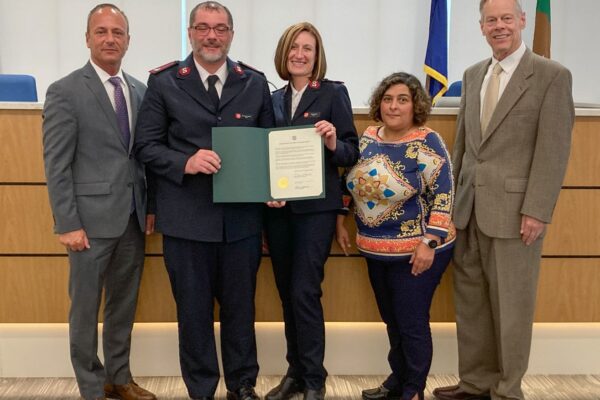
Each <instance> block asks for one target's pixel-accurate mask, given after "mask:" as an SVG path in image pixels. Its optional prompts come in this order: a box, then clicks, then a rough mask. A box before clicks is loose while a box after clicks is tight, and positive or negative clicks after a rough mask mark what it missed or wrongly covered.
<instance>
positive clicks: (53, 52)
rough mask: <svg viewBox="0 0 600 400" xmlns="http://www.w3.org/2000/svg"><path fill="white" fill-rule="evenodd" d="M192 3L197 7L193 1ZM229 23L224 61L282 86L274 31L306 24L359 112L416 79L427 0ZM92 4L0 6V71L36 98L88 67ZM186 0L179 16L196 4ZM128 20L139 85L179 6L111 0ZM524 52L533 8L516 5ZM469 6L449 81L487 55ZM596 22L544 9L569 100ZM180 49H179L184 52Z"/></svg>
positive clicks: (291, 4)
mask: <svg viewBox="0 0 600 400" xmlns="http://www.w3.org/2000/svg"><path fill="white" fill-rule="evenodd" d="M198 1H199V0H198ZM222 1H223V3H224V4H225V5H227V6H228V7H229V8H230V9H231V11H232V13H233V17H234V23H235V38H234V41H233V45H232V48H231V53H230V55H231V57H232V58H233V59H234V60H242V61H244V62H246V63H248V64H251V65H254V66H256V67H257V68H259V69H261V70H263V71H264V72H265V73H266V74H267V77H268V78H269V80H270V81H271V82H273V83H274V84H275V85H276V86H280V85H282V82H281V80H280V79H279V77H278V76H277V74H276V72H275V68H274V67H273V53H274V50H275V46H276V44H277V40H278V39H279V36H280V35H281V33H282V31H283V30H284V29H285V28H286V27H287V26H289V25H290V24H292V23H295V22H298V21H302V20H307V21H310V22H312V23H314V24H315V25H316V26H317V27H318V28H319V30H320V31H321V34H322V36H323V40H324V43H325V49H326V52H327V59H328V64H329V69H328V74H327V75H328V77H329V78H330V79H335V80H341V81H344V82H346V85H347V86H348V89H349V91H350V96H351V98H352V103H353V105H354V106H355V107H361V106H364V105H365V104H366V102H367V100H368V98H369V95H370V92H371V90H372V88H373V87H374V86H375V85H376V84H377V81H378V80H380V79H381V78H382V77H383V76H385V75H386V74H388V73H391V72H393V71H399V70H404V71H408V72H412V73H414V74H416V75H417V76H419V77H420V78H421V79H423V80H424V77H425V75H424V73H423V59H424V57H425V49H426V46H427V34H428V24H429V8H430V2H429V1H427V0H367V1H365V0H222ZM98 2H100V0H94V1H90V0H19V1H15V0H0V73H25V74H31V75H34V76H35V77H36V79H37V82H38V94H39V97H40V100H43V98H44V94H45V92H46V88H47V87H48V85H49V84H50V83H51V82H53V81H54V80H56V79H58V78H60V77H61V76H64V75H66V74H67V73H69V72H70V71H72V70H73V69H75V68H78V67H80V66H82V65H83V64H84V63H85V62H86V60H87V59H88V56H89V52H88V49H87V48H86V46H85V38H84V33H85V23H86V17H87V13H88V11H89V10H90V9H91V8H92V7H93V6H94V5H95V4H97V3H98ZM196 2H197V1H196V0H187V10H186V12H185V13H186V21H184V23H185V24H187V15H188V14H189V11H190V10H191V8H192V7H193V6H194V5H195V4H196ZM114 3H115V4H116V5H118V6H119V7H122V8H123V10H124V11H125V12H126V13H127V14H128V16H129V19H130V24H131V27H130V29H131V45H130V48H129V52H128V54H127V56H126V58H125V61H124V68H125V69H126V70H127V71H128V72H130V73H132V74H133V75H135V76H137V77H138V78H140V79H141V80H143V81H144V80H146V79H147V76H148V73H147V71H148V70H149V69H151V68H153V67H155V66H158V65H162V64H164V63H166V62H168V61H172V60H175V59H179V58H180V57H181V46H182V43H181V10H180V4H181V2H180V1H179V0H120V1H119V0H114ZM522 3H523V7H524V9H525V11H526V13H527V19H528V24H527V28H526V30H525V32H524V35H523V36H524V40H525V43H526V44H527V45H531V43H532V38H533V27H534V18H535V3H536V0H523V1H522ZM477 7H478V2H477V1H476V0H452V9H451V23H450V48H449V58H450V61H449V65H448V72H449V80H450V81H451V82H453V81H456V80H460V79H461V77H462V73H463V71H464V69H465V68H466V67H468V66H469V65H471V64H473V63H475V62H477V61H479V60H481V59H483V58H485V57H489V55H490V51H489V47H488V45H487V44H486V42H485V39H484V38H483V36H482V35H481V31H480V30H479V24H478V20H479V11H478V8H477ZM599 14H600V2H599V1H597V0H576V1H569V2H567V1H559V0H555V1H553V2H552V57H553V58H554V59H556V60H557V61H559V62H561V63H563V64H564V65H566V66H567V67H568V68H569V69H570V70H571V71H572V73H573V76H574V97H575V101H577V102H586V103H600V90H599V89H600V84H599V83H598V80H597V78H596V73H595V71H596V69H597V68H596V66H597V65H599V64H600V51H598V45H597V44H596V43H595V42H594V40H593V36H597V35H592V34H590V32H592V31H593V30H594V27H595V24H596V23H597V22H596V20H595V19H594V17H595V16H597V15H599ZM188 50H189V47H188Z"/></svg>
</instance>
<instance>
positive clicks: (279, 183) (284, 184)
mask: <svg viewBox="0 0 600 400" xmlns="http://www.w3.org/2000/svg"><path fill="white" fill-rule="evenodd" d="M289 183H290V181H289V180H288V178H286V177H285V176H282V177H281V178H279V180H278V181H277V186H279V187H280V188H281V189H286V188H287V187H288V185H289Z"/></svg>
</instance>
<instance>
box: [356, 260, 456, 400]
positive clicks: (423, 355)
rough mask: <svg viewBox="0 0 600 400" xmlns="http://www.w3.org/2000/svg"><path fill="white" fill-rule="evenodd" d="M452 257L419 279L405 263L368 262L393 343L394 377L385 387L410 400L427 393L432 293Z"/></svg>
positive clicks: (440, 261)
mask: <svg viewBox="0 0 600 400" xmlns="http://www.w3.org/2000/svg"><path fill="white" fill-rule="evenodd" d="M451 257H452V249H448V250H444V251H442V252H440V253H438V254H436V255H435V258H434V260H433V264H432V265H431V268H429V269H428V270H427V271H425V272H423V273H422V274H420V275H418V276H414V275H412V274H411V273H410V271H411V268H412V265H411V264H409V263H408V259H407V260H405V261H380V260H374V259H371V258H367V265H368V267H369V279H370V280H371V286H372V288H373V292H374V293H375V298H376V300H377V307H378V308H379V312H380V314H381V319H383V322H385V324H386V328H387V333H388V338H389V341H390V352H389V353H388V362H389V363H390V367H391V369H392V373H391V375H390V376H389V377H388V378H387V379H386V381H385V382H384V383H383V385H384V386H385V387H386V388H388V389H390V390H392V391H394V392H397V393H402V400H410V399H412V398H413V396H414V395H415V393H417V392H420V391H422V390H424V389H425V382H426V380H427V375H428V374H429V368H430V367H431V358H432V356H433V344H432V341H431V329H430V328H429V309H430V307H431V300H432V299H433V293H434V292H435V289H436V288H437V286H438V285H439V283H440V280H441V278H442V275H443V274H444V271H445V270H446V267H447V266H448V263H449V262H450V259H451Z"/></svg>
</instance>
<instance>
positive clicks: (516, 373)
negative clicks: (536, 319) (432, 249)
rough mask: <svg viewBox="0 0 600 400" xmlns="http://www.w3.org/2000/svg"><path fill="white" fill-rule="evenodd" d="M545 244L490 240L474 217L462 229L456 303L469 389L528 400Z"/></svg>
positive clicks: (464, 378) (461, 372)
mask: <svg viewBox="0 0 600 400" xmlns="http://www.w3.org/2000/svg"><path fill="white" fill-rule="evenodd" d="M541 252H542V239H541V238H540V239H538V240H537V241H536V242H534V243H533V244H532V245H530V246H525V244H524V243H523V241H522V240H521V239H520V238H511V239H501V238H494V237H489V236H487V235H485V234H484V233H483V232H482V231H481V230H480V229H479V227H478V226H477V221H476V218H475V216H474V214H473V215H472V216H471V219H470V221H469V223H468V225H467V227H466V229H465V230H458V232H457V239H456V246H455V250H454V264H455V268H454V302H455V307H456V326H457V338H458V356H459V376H460V383H459V384H460V386H461V388H462V389H463V390H465V391H467V392H469V393H474V394H479V393H486V392H488V391H489V392H490V395H491V397H492V399H494V400H497V399H524V396H523V391H522V390H521V381H522V379H523V376H524V375H525V372H526V371H527V365H528V362H529V351H530V348H531V332H532V326H533V314H534V310H535V299H536V290H537V282H538V275H539V269H540V258H541Z"/></svg>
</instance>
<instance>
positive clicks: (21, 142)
mask: <svg viewBox="0 0 600 400" xmlns="http://www.w3.org/2000/svg"><path fill="white" fill-rule="evenodd" d="M0 140H1V141H2V146H0V182H45V181H46V177H45V175H44V163H43V157H42V116H41V110H0Z"/></svg>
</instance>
